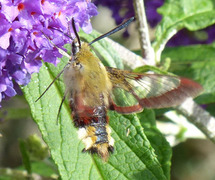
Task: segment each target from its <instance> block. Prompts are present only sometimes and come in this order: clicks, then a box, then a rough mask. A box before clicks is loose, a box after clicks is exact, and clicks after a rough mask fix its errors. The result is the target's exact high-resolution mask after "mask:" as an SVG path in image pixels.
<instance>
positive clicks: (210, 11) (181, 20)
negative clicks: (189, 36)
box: [153, 0, 215, 62]
mask: <svg viewBox="0 0 215 180" xmlns="http://www.w3.org/2000/svg"><path fill="white" fill-rule="evenodd" d="M158 12H159V13H160V14H161V15H162V16H163V18H162V21H161V23H160V25H159V26H158V27H157V31H156V40H155V42H154V45H153V46H154V50H155V55H156V61H157V62H159V61H160V55H161V52H162V51H163V49H164V47H165V45H166V43H167V41H168V40H169V39H170V38H171V37H172V36H173V35H175V34H176V33H177V32H178V31H179V30H181V29H183V28H187V29H189V30H191V31H196V30H199V29H203V28H205V27H207V26H210V25H212V24H214V22H215V9H214V1H213V0H193V1H184V0H177V1H176V0H166V1H165V4H164V5H163V6H162V7H161V8H159V9H158Z"/></svg>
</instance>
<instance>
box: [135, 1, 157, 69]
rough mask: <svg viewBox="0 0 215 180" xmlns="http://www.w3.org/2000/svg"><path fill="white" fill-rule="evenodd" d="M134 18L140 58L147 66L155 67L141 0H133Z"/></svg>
mask: <svg viewBox="0 0 215 180" xmlns="http://www.w3.org/2000/svg"><path fill="white" fill-rule="evenodd" d="M133 5H134V9H135V16H136V21H137V25H138V31H139V40H140V46H141V52H142V57H143V58H144V59H146V62H147V64H149V65H155V58H154V57H155V55H154V50H153V48H152V46H151V42H150V36H149V30H148V24H147V20H146V13H145V7H144V2H143V0H133Z"/></svg>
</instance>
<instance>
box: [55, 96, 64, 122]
mask: <svg viewBox="0 0 215 180" xmlns="http://www.w3.org/2000/svg"><path fill="white" fill-rule="evenodd" d="M65 99H66V93H65V94H64V95H63V99H62V100H61V103H60V107H59V109H58V112H57V120H56V124H57V125H58V119H59V116H60V111H61V108H62V105H63V102H64V101H65Z"/></svg>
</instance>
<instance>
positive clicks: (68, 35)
mask: <svg viewBox="0 0 215 180" xmlns="http://www.w3.org/2000/svg"><path fill="white" fill-rule="evenodd" d="M68 27H69V26H68ZM49 29H53V30H55V31H58V32H60V33H62V34H63V35H65V36H66V37H68V38H69V39H71V40H74V39H73V38H72V36H71V33H70V31H69V34H66V33H64V32H63V31H61V30H59V29H56V28H53V27H49Z"/></svg>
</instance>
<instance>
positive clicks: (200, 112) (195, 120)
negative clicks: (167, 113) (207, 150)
mask: <svg viewBox="0 0 215 180" xmlns="http://www.w3.org/2000/svg"><path fill="white" fill-rule="evenodd" d="M176 109H177V111H179V112H180V113H181V114H183V115H184V116H185V117H186V118H187V119H188V120H189V121H190V122H191V123H192V124H194V125H195V126H196V127H198V129H199V130H201V131H202V132H203V133H204V134H205V135H206V136H207V137H208V138H209V139H210V140H211V141H212V142H213V143H215V118H214V117H212V116H211V115H210V114H209V113H208V112H207V111H205V110H204V109H202V108H201V107H200V106H199V105H198V104H196V103H195V102H194V101H193V99H192V98H189V99H187V100H186V101H185V102H184V103H183V104H181V105H180V106H178V107H177V108H176Z"/></svg>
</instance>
